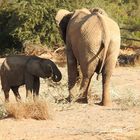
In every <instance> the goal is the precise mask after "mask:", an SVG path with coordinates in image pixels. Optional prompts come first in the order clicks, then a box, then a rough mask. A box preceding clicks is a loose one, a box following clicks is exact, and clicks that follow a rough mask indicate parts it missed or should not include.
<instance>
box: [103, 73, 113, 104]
mask: <svg viewBox="0 0 140 140" xmlns="http://www.w3.org/2000/svg"><path fill="white" fill-rule="evenodd" d="M110 78H111V74H105V73H103V74H102V85H103V93H102V101H101V105H103V106H111V104H112V102H111V97H110V92H109V88H110Z"/></svg>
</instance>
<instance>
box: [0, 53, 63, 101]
mask: <svg viewBox="0 0 140 140" xmlns="http://www.w3.org/2000/svg"><path fill="white" fill-rule="evenodd" d="M0 71H1V85H2V90H3V91H4V95H5V100H6V101H9V90H10V89H12V91H13V92H14V95H15V97H16V100H17V101H18V100H19V99H21V97H20V95H19V92H18V88H19V86H21V85H24V84H25V86H26V96H27V97H28V96H31V94H32V92H33V95H34V99H35V97H37V96H38V94H39V87H40V82H39V77H41V78H49V77H51V78H52V80H53V81H54V82H58V81H60V80H61V78H62V75H61V72H60V71H59V69H58V68H57V66H56V65H55V64H54V62H52V61H51V60H49V59H43V58H39V57H37V56H24V55H23V56H21V55H17V56H9V57H7V58H6V59H5V61H4V62H3V63H2V65H1V70H0Z"/></svg>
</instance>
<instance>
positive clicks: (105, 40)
mask: <svg viewBox="0 0 140 140" xmlns="http://www.w3.org/2000/svg"><path fill="white" fill-rule="evenodd" d="M96 15H97V17H98V18H99V20H100V21H101V25H102V28H103V44H104V52H103V59H102V64H101V67H100V69H99V73H98V76H97V80H98V79H99V77H100V74H101V72H102V69H103V66H104V64H105V59H106V55H107V51H108V47H109V43H110V34H109V30H108V27H107V25H106V23H105V19H104V18H103V15H102V14H100V13H99V12H97V13H96Z"/></svg>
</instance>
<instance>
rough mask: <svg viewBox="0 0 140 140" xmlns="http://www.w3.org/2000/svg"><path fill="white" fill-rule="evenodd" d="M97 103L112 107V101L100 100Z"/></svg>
mask: <svg viewBox="0 0 140 140" xmlns="http://www.w3.org/2000/svg"><path fill="white" fill-rule="evenodd" d="M98 105H101V106H107V107H112V102H100V103H98Z"/></svg>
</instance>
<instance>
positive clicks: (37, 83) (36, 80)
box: [33, 77, 40, 101]
mask: <svg viewBox="0 0 140 140" xmlns="http://www.w3.org/2000/svg"><path fill="white" fill-rule="evenodd" d="M39 88H40V80H39V77H34V83H33V99H34V101H36V100H37V99H38V96H39Z"/></svg>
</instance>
